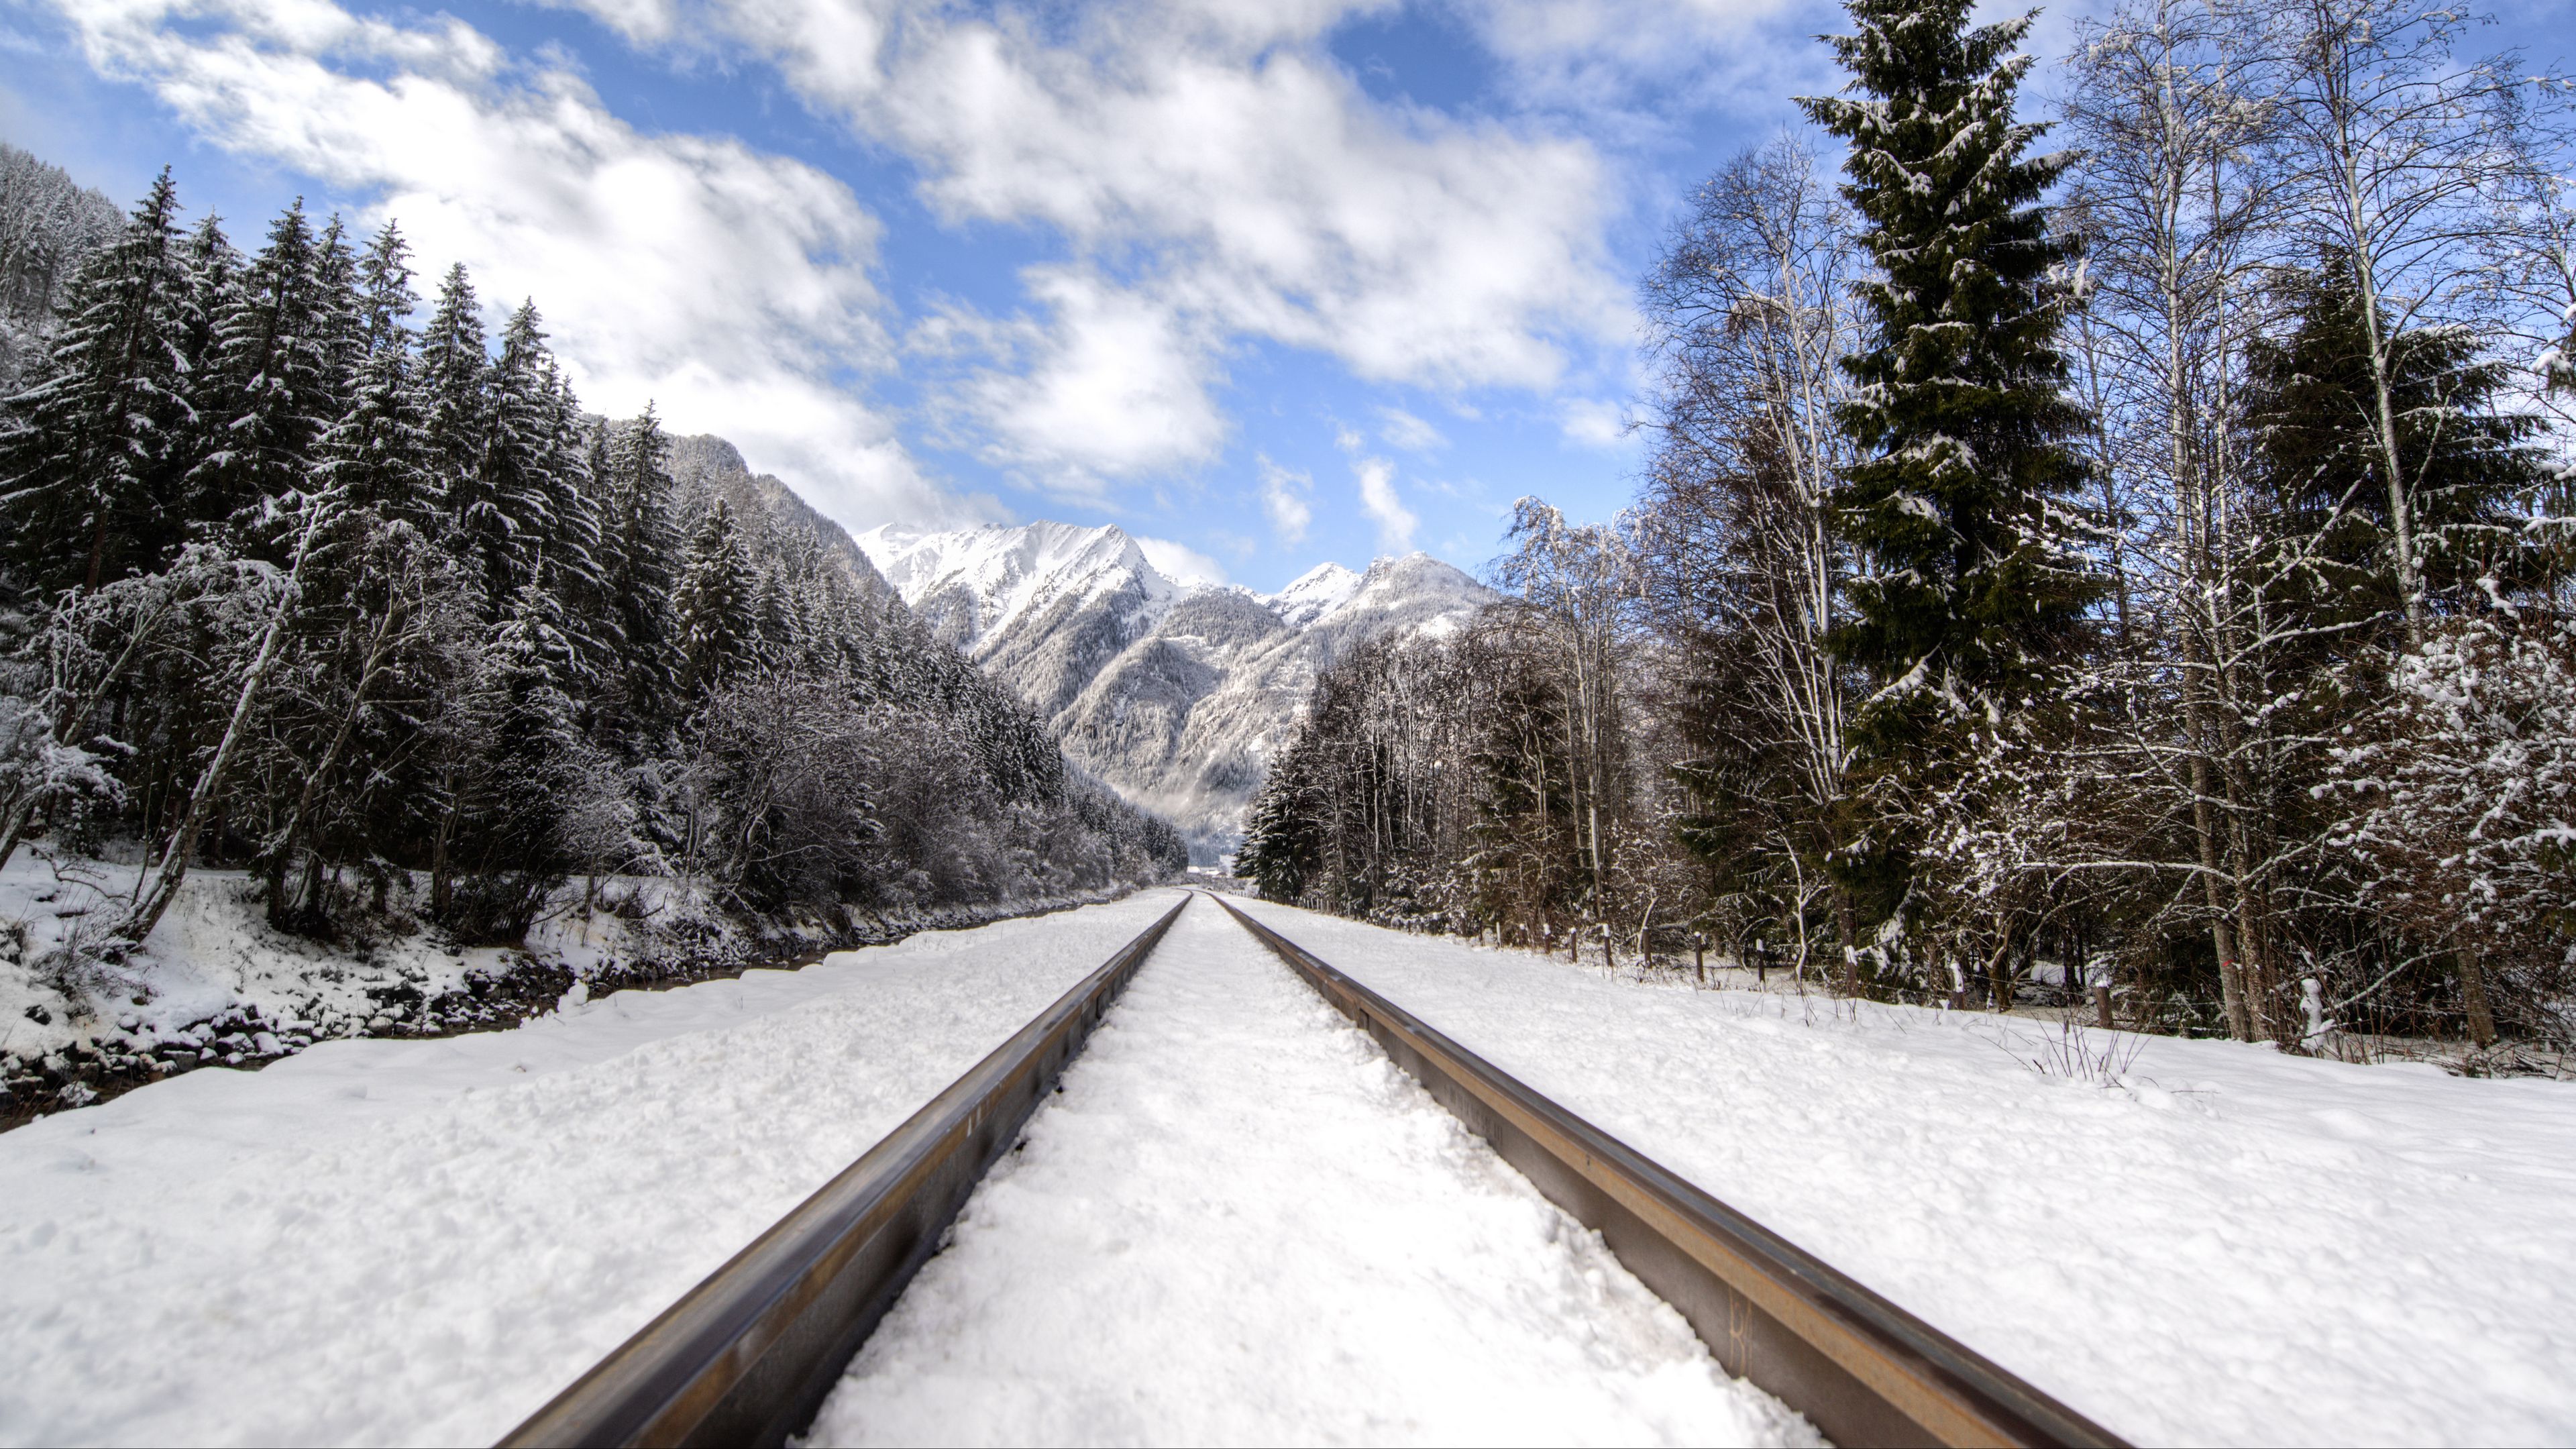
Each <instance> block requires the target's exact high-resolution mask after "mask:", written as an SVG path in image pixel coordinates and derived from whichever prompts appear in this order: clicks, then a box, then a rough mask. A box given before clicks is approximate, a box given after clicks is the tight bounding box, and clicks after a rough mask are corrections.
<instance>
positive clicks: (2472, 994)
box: [2455, 950, 2496, 1051]
mask: <svg viewBox="0 0 2576 1449" xmlns="http://www.w3.org/2000/svg"><path fill="white" fill-rule="evenodd" d="M2455 954H2456V955H2457V956H2458V958H2459V962H2460V996H2461V998H2462V999H2463V1000H2464V1001H2465V1002H2466V1004H2467V1006H2468V1008H2469V1042H2470V1044H2471V1045H2473V1046H2475V1047H2477V1048H2478V1049H2479V1050H2480V1051H2484V1050H2486V1049H2487V1048H2488V1047H2491V1046H2494V1045H2495V1042H2496V1027H2495V1013H2494V1012H2493V1011H2492V1010H2490V1009H2489V1008H2488V1006H2487V972H2486V967H2485V966H2484V965H2483V964H2481V963H2480V962H2479V960H2478V953H2477V952H2476V951H2474V950H2461V951H2459V952H2456V953H2455Z"/></svg>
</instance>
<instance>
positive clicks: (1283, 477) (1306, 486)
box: [1260, 458, 1315, 548]
mask: <svg viewBox="0 0 2576 1449" xmlns="http://www.w3.org/2000/svg"><path fill="white" fill-rule="evenodd" d="M1260 464H1261V511H1262V512H1264V513H1266V514H1269V515H1270V526H1271V527H1272V528H1273V529H1275V530H1277V532H1278V534H1279V541H1280V542H1281V543H1282V544H1284V545H1286V546H1288V547H1290V548H1295V547H1296V546H1297V545H1299V544H1301V543H1304V542H1305V541H1306V530H1307V528H1308V527H1309V526H1311V525H1312V524H1313V523H1314V521H1315V509H1314V505H1313V504H1311V503H1309V502H1308V501H1307V496H1308V494H1309V493H1310V492H1311V491H1312V490H1313V488H1314V486H1315V480H1314V479H1313V478H1311V477H1309V476H1308V475H1306V474H1304V473H1292V472H1290V471H1289V470H1288V469H1286V468H1282V467H1280V466H1279V465H1278V464H1276V463H1273V462H1271V461H1270V460H1269V459H1268V458H1263V459H1261V460H1260Z"/></svg>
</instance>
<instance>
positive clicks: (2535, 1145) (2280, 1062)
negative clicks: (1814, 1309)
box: [1247, 902, 2576, 1444]
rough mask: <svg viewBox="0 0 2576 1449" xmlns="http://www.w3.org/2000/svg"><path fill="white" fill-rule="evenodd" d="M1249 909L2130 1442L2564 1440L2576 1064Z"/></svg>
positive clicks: (2571, 1392)
mask: <svg viewBox="0 0 2576 1449" xmlns="http://www.w3.org/2000/svg"><path fill="white" fill-rule="evenodd" d="M1247 905H1248V908H1249V909H1251V910H1253V911H1255V912H1256V913H1258V914H1259V915H1260V916H1261V917H1262V918H1263V919H1264V920H1266V921H1268V922H1270V923H1271V924H1273V925H1275V926H1277V927H1278V928H1279V929H1280V930H1281V931H1283V932H1284V933H1286V934H1287V935H1288V936H1289V937H1290V938H1291V939H1293V940H1295V941H1296V942H1297V943H1298V944H1299V945H1302V946H1304V947H1306V948H1307V949H1309V950H1311V951H1313V952H1315V953H1316V954H1317V955H1319V956H1322V957H1323V958H1324V959H1325V960H1327V961H1330V962H1331V963H1332V964H1334V965H1335V966H1338V967H1340V968H1342V969H1343V970H1345V971H1347V972H1349V973H1350V974H1351V975H1352V976H1354V977H1356V978H1357V979H1359V980H1361V981H1364V982H1366V983H1367V984H1368V985H1370V986H1372V987H1374V988H1376V989H1377V990H1379V991H1382V992H1384V993H1385V994H1386V995H1387V996H1388V997H1390V998H1391V999H1393V1000H1394V1001H1395V1002H1397V1003H1398V1004H1400V1005H1402V1006H1404V1007H1406V1008H1407V1009H1409V1010H1411V1011H1413V1012H1415V1013H1417V1014H1418V1015H1420V1016H1421V1017H1422V1018H1423V1019H1425V1020H1426V1021H1428V1022H1430V1023H1431V1024H1432V1025H1433V1026H1435V1027H1438V1028H1439V1029H1440V1030H1442V1031H1444V1032H1447V1033H1448V1034H1450V1035H1451V1036H1453V1037H1455V1038H1456V1039H1457V1040H1458V1041H1460V1042H1461V1043H1463V1044H1464V1045H1466V1046H1467V1047H1469V1048H1470V1049H1472V1050H1474V1051H1476V1052H1479V1053H1481V1054H1483V1055H1484V1056H1485V1057H1486V1058H1487V1059H1489V1060H1491V1061H1492V1062H1494V1063H1495V1064H1496V1065H1497V1066H1500V1067H1501V1068H1502V1069H1504V1070H1505V1071H1508V1072H1510V1073H1512V1074H1513V1075H1515V1076H1517V1077H1519V1078H1520V1079H1521V1080H1523V1081H1525V1082H1527V1083H1528V1084H1530V1085H1531V1086H1532V1087H1534V1088H1536V1089H1537V1090H1539V1091H1541V1092H1544V1093H1546V1094H1548V1095H1549V1096H1551V1097H1554V1098H1556V1099H1557V1100H1558V1101H1560V1102H1563V1103H1564V1104H1566V1105H1567V1106H1569V1107H1571V1108H1573V1109H1574V1110H1575V1111H1577V1112H1579V1113H1581V1114H1583V1115H1584V1116H1586V1117H1588V1118H1590V1119H1591V1120H1592V1121H1593V1122H1595V1123H1597V1124H1598V1125H1600V1126H1601V1127H1603V1128H1604V1129H1606V1130H1608V1131H1609V1132H1611V1133H1613V1134H1614V1135H1616V1136H1619V1137H1621V1138H1624V1139H1625V1140H1627V1141H1628V1142H1629V1143H1631V1144H1632V1145H1634V1146H1636V1147H1637V1148H1639V1149H1641V1150H1643V1151H1644V1152H1646V1153H1647V1154H1648V1155H1650V1156H1652V1157H1654V1158H1656V1159H1658V1160H1660V1161H1661V1162H1663V1163H1664V1164H1665V1165H1666V1166H1668V1167H1670V1168H1672V1169H1674V1170H1676V1171H1678V1172H1680V1173H1682V1174H1683V1175H1684V1176H1686V1177H1688V1178H1690V1179H1691V1180H1692V1181H1694V1182H1696V1183H1698V1184H1699V1185H1700V1186H1702V1187H1704V1188H1706V1189H1707V1190H1708V1191H1710V1192H1712V1193H1714V1194H1716V1195H1717V1196H1718V1197H1719V1198H1721V1199H1723V1200H1725V1201H1727V1202H1728V1203H1730V1204H1732V1205H1733V1206H1735V1207H1737V1208H1739V1209H1742V1210H1743V1211H1745V1212H1748V1213H1750V1214H1752V1215H1753V1216H1754V1217H1755V1218H1756V1219H1758V1220H1760V1221H1761V1222H1763V1223H1765V1224H1766V1225H1768V1226H1770V1227H1771V1228H1773V1229H1775V1230H1777V1231H1779V1232H1781V1233H1783V1234H1785V1235H1787V1236H1788V1237H1789V1238H1790V1239H1791V1240H1792V1241H1794V1242H1796V1243H1797V1244H1799V1245H1800V1246H1801V1247H1804V1248H1806V1249H1808V1250H1809V1251H1811V1252H1814V1253H1816V1254H1817V1255H1819V1256H1821V1257H1823V1258H1824V1259H1825V1260H1826V1261H1827V1262H1830V1263H1832V1264H1833V1265H1834V1266H1836V1267H1838V1268H1841V1269H1842V1270H1844V1271H1845V1272H1848V1273H1851V1274H1853V1275H1854V1276H1856V1277H1858V1278H1859V1279H1860V1280H1861V1281H1862V1282H1864V1283H1866V1284H1868V1285H1869V1286H1870V1287H1872V1288H1874V1289H1876V1290H1878V1291H1879V1292H1881V1293H1883V1294H1885V1295H1887V1296H1888V1297H1890V1298H1892V1299H1894V1300H1895V1301H1896V1302H1898V1303H1900V1304H1902V1305H1904V1306H1905V1307H1906V1308H1909V1309H1911V1310H1913V1311H1914V1312H1916V1313H1918V1314H1921V1315H1922V1316H1923V1317H1925V1318H1926V1319H1929V1320H1930V1321H1931V1322H1932V1323H1933V1324H1935V1325H1936V1326H1938V1327H1940V1328H1942V1329H1944V1330H1946V1331H1947V1332H1949V1333H1951V1334H1953V1335H1954V1336H1956V1337H1958V1338H1960V1339H1962V1340H1964V1341H1965V1342H1967V1343H1968V1344H1969V1345H1970V1346H1972V1347H1974V1348H1976V1349H1978V1350H1979V1351H1981V1352H1983V1353H1985V1354H1987V1355H1988V1356H1989V1357H1992V1358H1994V1359H1995V1360H1997V1361H1998V1362H2000V1363H2002V1364H2003V1365H2004V1366H2005V1367H2007V1368H2009V1369H2011V1370H2013V1371H2014V1372H2016V1373H2018V1374H2021V1375H2022V1376H2024V1377H2025V1378H2027V1379H2029V1380H2030V1381H2031V1382H2032V1383H2034V1384H2036V1385H2038V1386H2039V1387H2040V1388H2042V1389H2045V1390H2047V1391H2048V1392H2050V1393H2052V1394H2055V1395H2057V1396H2058V1397H2060V1398H2061V1399H2063V1400H2065V1401H2066V1402H2067V1403H2068V1404H2070V1405H2072V1406H2073V1407H2075V1408H2076V1409H2078V1410H2081V1411H2082V1412H2084V1413H2086V1414H2088V1415H2090V1416H2092V1417H2093V1418H2094V1419H2096V1420H2097V1421H2099V1422H2101V1423H2102V1424H2104V1425H2105V1426H2106V1427H2108V1428H2110V1429H2111V1430H2112V1431H2113V1432H2115V1433H2119V1434H2122V1435H2125V1436H2127V1437H2129V1438H2131V1439H2133V1440H2135V1441H2137V1442H2140V1443H2164V1442H2180V1443H2369V1444H2382V1443H2416V1444H2436V1443H2567V1442H2571V1441H2576V1374H2570V1373H2569V1372H2568V1365H2569V1364H2570V1363H2576V1207H2571V1204H2576V1087H2570V1086H2568V1085H2566V1084H2561V1083H2553V1082H2539V1081H2528V1080H2502V1081H2497V1080H2473V1079H2461V1078H2454V1077H2450V1076H2447V1075H2445V1074H2443V1073H2442V1072H2441V1071H2440V1070H2438V1069H2436V1068H2433V1067H2429V1066H2400V1065H2382V1066H2355V1065H2348V1064H2345V1063H2340V1062H2331V1061H2321V1060H2311V1059H2304V1058H2297V1057H2288V1056H2283V1055H2280V1054H2277V1053H2274V1052H2272V1051H2270V1050H2269V1049H2264V1048H2254V1047H2246V1046H2239V1045H2235V1044H2232V1043H2226V1042H2212V1041H2185V1040H2179V1039H2175V1038H2168V1037H2154V1038H2135V1037H2123V1038H2120V1039H2119V1041H2118V1043H2117V1045H2116V1048H2115V1049H2110V1050H2108V1051H2107V1052H2106V1048H2113V1043H2112V1042H2111V1040H2110V1039H2109V1037H2108V1034H2104V1033H2093V1034H2091V1037H2090V1040H2089V1043H2087V1045H2089V1046H2090V1048H2091V1050H2092V1053H2093V1055H2094V1058H2095V1060H2096V1061H2097V1062H2099V1061H2101V1060H2102V1059H2103V1057H2104V1056H2105V1055H2108V1056H2110V1057H2112V1058H2114V1059H2115V1060H2114V1061H2113V1063H2112V1066H2113V1074H2114V1075H2115V1076H2116V1080H2109V1081H2105V1080H2102V1079H2101V1077H2102V1074H2101V1073H2098V1072H2097V1073H2095V1074H2093V1075H2092V1076H2091V1077H2090V1078H2088V1077H2087V1076H2086V1075H2085V1074H2082V1073H2077V1074H2073V1075H2070V1074H2068V1073H2066V1072H2065V1071H2063V1070H2058V1069H2056V1068H2057V1066H2058V1065H2059V1064H2062V1063H2063V1062H2064V1061H2065V1059H2066V1058H2067V1056H2069V1055H2070V1054H2071V1053H2069V1052H2068V1047H2069V1046H2070V1043H2069V1042H2068V1041H2067V1040H2066V1039H2064V1038H2062V1037H2061V1036H2060V1034H2059V1032H2058V1031H2057V1030H2056V1029H2055V1028H2053V1027H2043V1026H2040V1025H2037V1024H2034V1023H2032V1022H2030V1021H2028V1020H2012V1021H2004V1020H1998V1019H1996V1018H1994V1017H1989V1016H1985V1015H1981V1014H1977V1013H1964V1012H1962V1013H1945V1012H1937V1011H1926V1010H1920V1009H1914V1008H1904V1007H1882V1006H1874V1005H1864V1006H1861V1007H1859V1008H1858V1009H1857V1010H1855V1009H1854V1008H1853V1007H1852V1006H1851V1005H1850V1004H1847V1003H1845V1004H1840V1005H1839V1006H1838V1004H1837V1003H1835V1002H1833V1001H1831V1000H1829V999H1824V998H1799V997H1794V996H1784V995H1780V994H1757V993H1754V992H1749V991H1708V990H1694V989H1691V988H1690V987H1689V986H1687V985H1684V984H1675V983H1648V982H1639V981H1636V980H1632V979H1612V978H1609V977H1606V976H1605V975H1604V974H1603V973H1602V972H1601V971H1600V970H1599V969H1597V968H1592V967H1581V966H1574V965H1571V964H1569V963H1567V962H1564V961H1562V960H1558V959H1554V958H1548V957H1541V956H1537V955H1533V954H1531V953H1528V952H1522V951H1496V950H1488V949H1482V948H1478V947H1474V946H1471V945H1468V944H1466V943H1464V942H1459V941H1454V940H1444V939H1440V938H1433V937H1424V936H1411V935H1404V934H1401V933H1397V932H1392V931H1387V930H1382V929H1379V928H1377V927H1374V926H1366V925H1361V924H1358V923H1355V922H1350V921H1343V920H1339V919H1335V918H1333V917H1328V916H1320V915H1316V914H1313V913H1311V912H1306V911H1299V910H1293V909H1289V908H1286V907H1280V906H1272V905H1266V904H1262V903H1257V902H1254V903H1247ZM2131 1053H2134V1055H2130V1054H2131ZM2120 1057H2127V1058H2128V1059H2127V1060H2126V1061H2125V1062H2121V1061H2118V1060H2116V1059H2117V1058H2120ZM2035 1059H2036V1060H2039V1061H2043V1062H2050V1063H2051V1064H2052V1069H2051V1070H2048V1071H2042V1070H2039V1069H2037V1068H2035V1067H2034V1066H2033V1065H2032V1063H2033V1061H2034V1060H2035Z"/></svg>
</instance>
